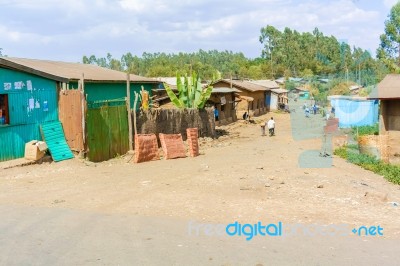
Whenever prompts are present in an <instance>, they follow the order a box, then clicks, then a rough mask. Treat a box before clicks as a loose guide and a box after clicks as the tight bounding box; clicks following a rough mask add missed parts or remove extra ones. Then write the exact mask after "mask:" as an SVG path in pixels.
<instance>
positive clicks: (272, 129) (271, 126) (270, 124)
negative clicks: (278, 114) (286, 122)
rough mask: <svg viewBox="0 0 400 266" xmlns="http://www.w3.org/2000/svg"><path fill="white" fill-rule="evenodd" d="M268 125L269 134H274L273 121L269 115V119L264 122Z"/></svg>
mask: <svg viewBox="0 0 400 266" xmlns="http://www.w3.org/2000/svg"><path fill="white" fill-rule="evenodd" d="M266 124H267V126H268V130H269V136H270V137H271V136H274V135H275V121H274V118H273V117H271V119H270V120H269V121H268V122H267V123H266Z"/></svg>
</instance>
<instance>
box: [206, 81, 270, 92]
mask: <svg viewBox="0 0 400 266" xmlns="http://www.w3.org/2000/svg"><path fill="white" fill-rule="evenodd" d="M219 82H223V83H225V84H227V85H228V86H229V87H230V85H231V84H232V87H235V88H237V89H243V90H247V91H251V92H256V91H269V90H270V89H268V88H266V87H264V86H261V85H258V84H254V83H251V82H250V81H247V80H235V79H233V80H230V79H220V80H217V81H215V82H214V83H213V84H211V85H214V84H217V83H219Z"/></svg>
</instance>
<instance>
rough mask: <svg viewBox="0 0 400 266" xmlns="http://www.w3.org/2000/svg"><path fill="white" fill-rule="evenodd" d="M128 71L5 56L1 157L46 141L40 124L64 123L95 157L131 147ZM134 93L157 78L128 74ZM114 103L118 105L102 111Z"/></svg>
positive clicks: (72, 140)
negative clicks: (129, 142)
mask: <svg viewBox="0 0 400 266" xmlns="http://www.w3.org/2000/svg"><path fill="white" fill-rule="evenodd" d="M127 80H128V75H127V74H126V73H124V72H120V71H114V70H110V69H106V68H102V67H98V66H94V65H85V64H80V63H67V62H56V61H48V60H35V59H23V58H13V57H0V84H1V86H0V108H1V110H2V111H1V115H0V116H1V125H0V137H1V140H2V141H1V142H0V161H5V160H10V159H15V158H20V157H23V156H24V145H25V143H26V142H29V141H30V140H41V139H42V136H41V134H40V132H39V126H40V125H41V124H43V123H47V122H52V121H61V122H62V124H63V128H64V133H65V138H66V140H67V143H68V145H69V147H70V148H71V149H72V150H76V151H85V152H88V155H89V157H91V158H92V159H93V160H95V161H99V160H103V159H104V158H105V157H112V156H115V155H116V154H124V153H126V152H127V151H128V131H127V124H128V122H127V121H128V115H127V109H126V100H125V97H127V87H128V86H127V85H128V82H127ZM129 80H130V82H129V87H130V90H129V92H130V95H131V96H132V97H130V98H131V99H130V100H131V107H132V106H133V102H134V97H133V95H134V92H139V91H140V90H141V88H142V86H143V88H144V89H145V90H146V91H148V92H149V93H151V90H152V89H153V87H157V86H158V83H159V82H158V81H155V80H153V79H149V78H144V77H140V76H136V75H132V74H131V75H129ZM103 106H115V110H114V109H112V110H111V109H110V110H108V109H104V108H103V109H102V107H103Z"/></svg>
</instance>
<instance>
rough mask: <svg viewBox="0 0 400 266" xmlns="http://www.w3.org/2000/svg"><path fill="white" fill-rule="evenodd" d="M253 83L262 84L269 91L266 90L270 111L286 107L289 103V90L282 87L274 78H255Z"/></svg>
mask: <svg viewBox="0 0 400 266" xmlns="http://www.w3.org/2000/svg"><path fill="white" fill-rule="evenodd" d="M250 82H251V83H254V84H257V85H261V86H263V87H265V88H267V89H269V91H267V92H266V101H265V102H266V105H267V109H268V111H274V110H278V109H279V108H282V109H283V108H285V105H287V104H288V102H289V99H288V90H285V89H281V88H280V86H279V84H278V83H277V82H275V81H273V80H254V81H250Z"/></svg>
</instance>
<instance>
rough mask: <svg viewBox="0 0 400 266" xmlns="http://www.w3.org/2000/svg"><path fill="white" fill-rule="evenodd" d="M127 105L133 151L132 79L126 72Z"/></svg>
mask: <svg viewBox="0 0 400 266" xmlns="http://www.w3.org/2000/svg"><path fill="white" fill-rule="evenodd" d="M126 96H127V99H126V106H127V109H128V131H129V150H131V151H133V135H132V113H131V79H130V75H129V73H127V74H126Z"/></svg>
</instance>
